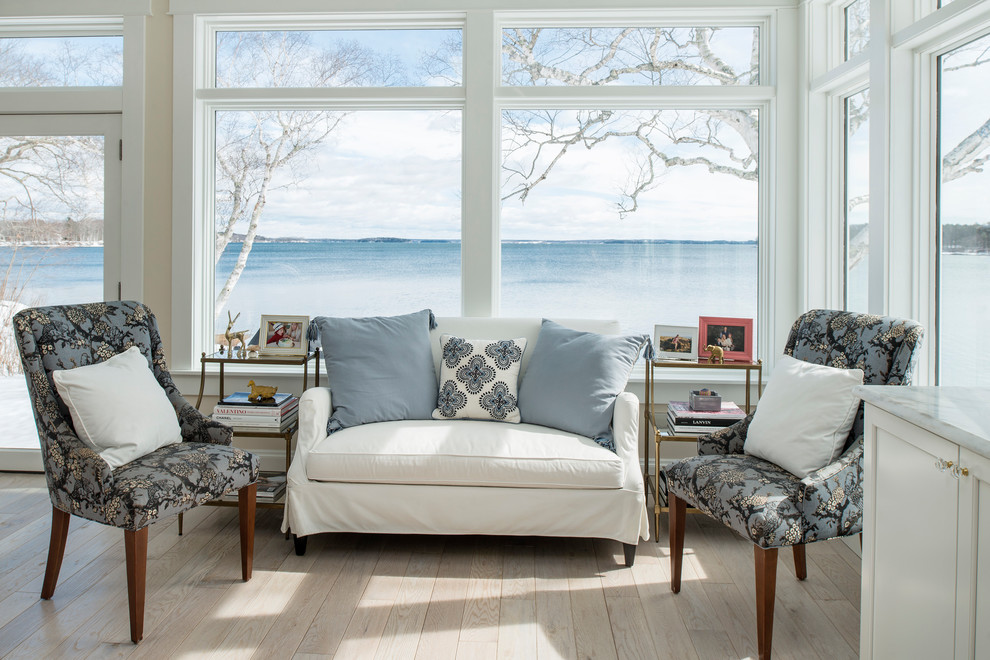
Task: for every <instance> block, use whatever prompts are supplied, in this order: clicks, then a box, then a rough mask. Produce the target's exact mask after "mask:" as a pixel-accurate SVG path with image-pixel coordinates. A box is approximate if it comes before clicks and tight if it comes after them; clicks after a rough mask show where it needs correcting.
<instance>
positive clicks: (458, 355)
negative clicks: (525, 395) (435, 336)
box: [433, 335, 526, 424]
mask: <svg viewBox="0 0 990 660" xmlns="http://www.w3.org/2000/svg"><path fill="white" fill-rule="evenodd" d="M440 346H441V348H442V349H443V351H442V352H443V355H442V357H441V359H440V394H439V395H438V396H437V409H436V410H434V411H433V419H486V420H494V421H498V422H513V423H516V424H518V423H519V398H518V397H519V395H518V392H519V387H518V383H519V366H520V365H521V364H522V356H523V351H525V350H526V340H525V339H462V338H460V337H455V336H453V335H441V336H440Z"/></svg>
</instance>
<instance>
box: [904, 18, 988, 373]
mask: <svg viewBox="0 0 990 660" xmlns="http://www.w3.org/2000/svg"><path fill="white" fill-rule="evenodd" d="M986 34H990V3H987V2H980V1H979V0H955V1H954V2H952V3H951V4H948V5H946V6H945V7H943V8H941V9H938V10H937V11H934V12H932V13H930V14H928V15H927V16H924V17H923V18H921V19H920V20H918V21H916V22H914V23H911V24H909V25H908V26H907V27H904V28H902V29H901V30H899V31H897V32H895V33H894V34H893V35H892V36H891V43H892V44H893V48H892V52H891V76H896V77H894V78H893V79H894V80H895V81H901V82H902V84H901V85H895V89H894V92H895V93H896V94H897V96H896V99H895V98H894V95H893V94H892V98H891V104H892V105H893V104H894V103H897V102H901V103H907V105H906V107H908V108H910V109H911V110H912V112H910V113H908V112H891V126H890V134H891V135H892V136H903V137H901V139H896V138H895V139H892V145H891V154H890V158H891V161H890V181H891V193H890V204H891V206H892V208H898V209H902V210H903V211H904V212H900V211H899V212H897V213H896V214H895V215H894V216H893V218H894V219H892V221H891V222H892V226H891V231H892V232H893V234H894V236H893V237H892V240H893V241H895V242H894V243H893V244H892V246H891V263H890V272H891V277H892V278H893V277H897V276H898V275H899V276H900V277H901V278H903V281H910V283H911V286H910V287H909V288H908V290H907V291H905V290H903V289H900V290H897V291H895V290H893V289H891V290H890V291H889V293H888V296H889V299H890V306H891V310H892V312H891V313H898V314H903V315H907V316H910V317H912V318H915V319H918V320H920V321H921V322H922V324H923V325H924V326H925V327H926V329H927V334H928V338H927V341H926V342H925V351H924V353H923V355H922V356H921V360H920V364H919V370H918V374H919V382H920V383H921V384H935V377H936V356H937V348H938V340H937V333H938V318H937V312H938V306H937V290H936V284H937V283H936V279H937V275H938V258H939V255H938V254H937V250H938V245H939V242H938V231H939V226H938V217H937V209H936V204H937V202H938V200H937V198H936V190H937V184H938V176H939V166H938V163H937V162H936V161H937V158H938V150H937V137H938V123H937V122H938V117H937V107H938V98H937V95H938V89H937V86H936V81H937V67H938V57H939V56H940V55H942V54H944V53H946V52H948V51H951V50H953V49H954V48H956V47H958V46H960V45H962V44H965V43H967V42H969V41H972V40H973V39H975V38H978V37H980V36H983V35H986ZM912 238H913V240H912ZM895 310H903V311H895Z"/></svg>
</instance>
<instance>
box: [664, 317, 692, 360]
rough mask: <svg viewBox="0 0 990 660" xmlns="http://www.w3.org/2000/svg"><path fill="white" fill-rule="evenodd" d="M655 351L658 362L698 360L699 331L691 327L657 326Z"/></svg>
mask: <svg viewBox="0 0 990 660" xmlns="http://www.w3.org/2000/svg"><path fill="white" fill-rule="evenodd" d="M653 350H654V351H655V352H656V355H657V359H658V360H697V359H698V329H697V328H692V327H691V326H689V325H655V326H653Z"/></svg>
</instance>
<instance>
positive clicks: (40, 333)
mask: <svg viewBox="0 0 990 660" xmlns="http://www.w3.org/2000/svg"><path fill="white" fill-rule="evenodd" d="M13 325H14V333H15V336H16V338H17V342H18V348H19V350H20V353H21V363H22V364H23V366H24V375H25V378H26V379H27V385H28V392H29V393H30V395H31V403H32V406H33V408H34V417H35V422H36V424H37V427H38V437H39V440H40V442H41V451H42V460H43V462H44V465H45V476H46V478H47V481H48V491H49V494H50V496H51V499H52V504H53V505H54V506H55V507H57V508H59V509H61V510H62V511H68V512H69V513H72V514H74V515H77V516H80V517H83V518H87V519H89V520H95V521H97V522H101V523H104V524H108V525H113V526H115V527H123V528H124V529H131V530H134V529H140V528H142V527H145V526H147V525H149V524H151V523H152V522H154V521H155V520H158V519H159V518H161V517H163V516H168V515H172V514H175V513H180V512H182V511H185V510H188V509H191V508H193V507H194V506H196V505H197V504H199V503H201V502H203V501H205V500H207V499H212V498H215V497H219V496H221V495H222V494H223V493H224V492H225V491H226V490H229V489H239V488H243V487H244V486H247V485H248V484H251V483H253V482H254V481H256V480H257V475H258V467H259V464H258V459H257V457H255V456H254V455H253V454H249V453H247V452H244V451H241V450H239V449H235V448H233V447H230V446H229V445H230V440H231V436H232V433H233V432H232V430H231V429H230V428H229V427H225V426H223V425H221V424H219V423H216V422H212V421H211V420H208V419H206V418H205V417H203V415H202V414H201V413H200V412H199V411H198V410H196V409H195V408H194V407H193V406H192V405H190V404H189V403H188V402H187V401H186V400H185V399H184V398H183V397H182V395H181V394H180V393H179V390H178V388H176V386H175V383H174V382H173V381H172V377H171V375H170V374H169V372H168V367H167V365H166V361H165V349H164V347H163V346H162V342H161V336H160V335H159V333H158V324H157V322H156V321H155V317H154V315H153V314H152V313H151V311H150V310H149V309H148V308H147V307H146V306H144V305H142V304H141V303H137V302H133V301H119V302H118V301H113V302H101V303H92V304H87V305H65V306H52V307H38V308H32V309H25V310H22V311H20V312H18V313H17V314H16V315H15V316H14V319H13ZM131 346H137V347H138V348H139V349H141V352H142V353H144V355H145V357H147V358H148V365H149V367H150V368H151V370H152V372H153V373H154V375H155V378H156V379H157V380H158V382H159V384H160V385H161V386H162V389H164V390H165V393H166V394H167V395H168V398H169V400H170V401H171V402H172V405H173V406H174V407H175V409H176V416H177V417H178V419H179V425H180V428H181V432H182V438H183V441H184V442H182V443H180V444H178V445H170V446H168V447H163V448H161V449H159V450H157V451H155V452H152V453H151V454H148V455H147V456H144V457H142V458H140V459H138V460H137V461H133V462H132V463H128V464H127V465H123V466H120V467H119V468H117V469H116V470H111V468H110V466H109V465H108V464H107V462H106V461H104V460H103V459H102V458H101V457H100V456H99V454H97V453H96V452H94V451H93V450H91V449H89V448H88V447H86V446H85V445H84V444H83V442H82V441H81V440H80V439H79V438H78V436H77V435H76V433H75V430H74V429H73V427H72V422H71V417H70V416H69V412H68V409H67V408H66V406H65V404H64V403H63V402H62V400H61V398H60V397H59V396H58V392H57V390H56V389H55V384H54V381H53V380H52V372H54V371H56V370H59V369H71V368H74V367H79V366H84V365H88V364H93V363H96V362H102V361H104V360H106V359H108V358H110V357H113V356H114V355H116V354H117V353H120V352H122V351H124V350H127V349H128V348H130V347H131ZM132 469H135V470H139V471H140V474H141V475H142V477H141V479H138V480H134V479H130V478H128V479H125V480H123V481H121V479H120V474H121V473H122V472H125V471H129V470H132ZM128 474H130V473H128ZM155 484H157V485H155ZM220 488H222V490H218V489H220ZM135 503H137V504H135Z"/></svg>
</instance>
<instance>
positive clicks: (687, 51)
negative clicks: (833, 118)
mask: <svg viewBox="0 0 990 660" xmlns="http://www.w3.org/2000/svg"><path fill="white" fill-rule="evenodd" d="M864 8H866V11H867V13H863V11H864ZM850 9H851V10H853V11H854V12H859V13H857V14H856V16H854V18H855V19H856V20H854V21H852V26H853V31H852V34H851V35H850V42H851V43H850V46H851V48H852V49H853V50H854V51H855V50H856V49H862V48H863V44H864V43H866V42H867V41H868V39H869V15H868V4H867V3H856V4H855V5H853V6H851V7H850ZM861 14H862V15H861ZM719 32H720V30H719V29H718V28H666V29H665V28H655V29H648V28H627V29H621V30H619V29H602V28H585V29H578V28H552V29H549V28H548V29H510V30H506V31H504V33H503V41H502V53H503V84H507V85H522V86H553V85H557V86H559V85H568V86H595V85H607V84H614V83H620V84H642V85H743V84H754V83H757V82H758V80H759V35H758V33H757V31H756V30H754V31H753V37H752V46H751V48H750V51H749V58H748V60H743V59H742V58H740V57H738V56H737V57H736V58H735V60H734V61H733V62H730V61H729V59H728V58H727V57H725V56H723V54H722V52H721V51H720V50H719V48H718V47H717V45H716V44H715V42H716V40H717V39H718V36H719ZM985 41H986V40H980V41H979V42H974V43H973V44H971V45H970V46H969V47H968V48H962V49H959V50H957V51H954V52H953V53H952V54H951V57H950V56H946V58H947V59H946V61H945V65H946V66H947V69H946V70H953V69H956V68H963V67H974V66H981V65H983V64H986V63H987V62H990V49H988V47H987V45H986V44H985V43H983V42H985ZM442 60H443V58H439V57H435V58H432V59H431V61H430V63H429V64H430V65H431V66H432V67H433V70H434V73H435V74H440V73H441V72H442V65H440V64H439V63H440V62H442ZM868 98H869V97H868V96H867V97H866V99H865V100H866V102H865V103H860V104H853V105H852V106H851V107H850V108H849V110H850V113H849V117H848V118H847V121H848V124H849V126H848V128H849V130H850V131H855V130H856V129H857V128H858V127H859V126H861V125H862V123H863V122H864V121H866V120H867V118H868V113H869V104H868ZM504 127H505V128H507V129H508V130H507V131H506V132H504V133H503V157H504V160H503V195H502V199H503V200H508V199H512V198H518V199H519V201H520V202H525V201H526V199H527V197H528V196H529V195H530V194H531V193H532V192H533V191H534V190H535V189H536V188H538V187H539V186H540V185H541V184H542V183H543V182H545V181H547V180H548V179H549V178H550V177H551V175H552V172H553V170H554V168H555V167H556V165H557V164H558V163H559V162H561V160H562V159H564V158H566V157H567V154H568V153H569V152H570V151H572V150H574V149H577V148H584V149H592V148H594V147H595V146H596V145H598V144H601V143H603V142H606V141H608V140H615V139H622V138H627V139H628V138H633V139H635V140H636V141H637V142H638V144H639V145H640V149H639V156H638V157H637V159H636V165H635V167H634V168H633V172H632V175H631V176H630V178H629V180H628V182H627V183H626V185H625V187H624V189H623V190H622V191H621V193H620V197H619V199H618V201H617V202H616V210H617V212H618V215H619V217H623V216H625V215H626V214H628V213H632V212H635V211H636V210H637V209H638V208H639V204H638V200H639V196H640V195H641V194H643V193H644V192H646V191H648V190H652V189H654V188H656V187H657V186H658V185H660V184H661V182H662V179H663V174H664V173H665V172H666V171H667V170H669V169H670V168H674V167H689V166H700V167H704V168H706V169H707V170H708V171H709V172H718V173H722V174H727V175H730V176H734V177H736V178H738V179H742V180H745V181H754V182H755V181H756V180H757V179H758V145H759V127H758V118H757V116H756V113H755V112H753V111H749V110H731V109H730V110H724V109H717V110H700V111H698V112H685V111H671V110H667V111H655V112H643V111H635V112H632V111H614V110H583V111H546V110H526V111H518V110H516V111H510V112H507V113H505V115H504ZM944 154H945V155H944V156H943V158H942V162H941V176H942V181H943V182H947V181H952V180H954V179H957V178H959V177H962V176H965V175H966V174H970V173H974V172H980V171H982V170H983V167H984V166H985V164H986V163H987V161H988V160H990V119H988V120H987V121H986V122H984V123H983V124H982V125H981V126H979V127H978V128H977V129H976V130H974V131H973V132H972V133H970V134H969V135H967V136H966V137H965V138H963V139H962V140H961V141H960V142H959V143H958V144H957V145H956V146H955V147H953V148H951V149H949V150H947V151H945V152H944ZM851 201H852V202H853V203H854V204H855V205H858V204H865V203H868V201H869V198H868V196H861V197H859V198H857V199H855V200H851Z"/></svg>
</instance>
